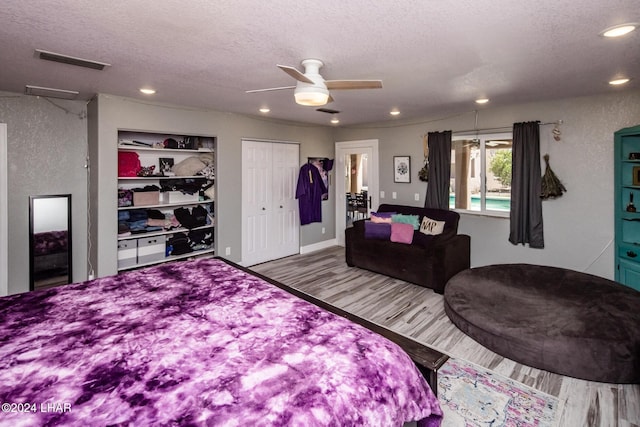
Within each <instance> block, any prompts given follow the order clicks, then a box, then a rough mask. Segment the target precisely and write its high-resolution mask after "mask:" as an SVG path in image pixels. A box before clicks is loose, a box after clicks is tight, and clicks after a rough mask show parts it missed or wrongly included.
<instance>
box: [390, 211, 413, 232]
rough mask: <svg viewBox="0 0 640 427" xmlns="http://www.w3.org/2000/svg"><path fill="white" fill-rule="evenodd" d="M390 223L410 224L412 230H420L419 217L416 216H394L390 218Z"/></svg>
mask: <svg viewBox="0 0 640 427" xmlns="http://www.w3.org/2000/svg"><path fill="white" fill-rule="evenodd" d="M391 221H392V222H398V223H401V224H410V225H411V226H412V227H413V229H414V230H417V229H419V228H420V217H419V216H418V215H404V214H396V215H393V216H391Z"/></svg>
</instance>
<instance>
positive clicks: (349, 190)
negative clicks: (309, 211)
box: [335, 139, 380, 246]
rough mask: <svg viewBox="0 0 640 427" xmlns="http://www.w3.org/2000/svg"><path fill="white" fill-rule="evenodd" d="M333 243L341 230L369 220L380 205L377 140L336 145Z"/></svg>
mask: <svg viewBox="0 0 640 427" xmlns="http://www.w3.org/2000/svg"><path fill="white" fill-rule="evenodd" d="M336 163H337V165H336V168H335V170H336V174H335V176H336V192H335V194H336V203H335V204H336V242H337V243H338V244H339V245H341V246H344V230H345V228H347V227H348V226H350V224H351V223H352V222H353V221H355V220H358V219H364V218H368V217H369V212H370V211H371V210H372V209H376V208H377V206H378V203H379V198H378V197H379V196H378V195H379V193H380V192H379V188H378V187H379V175H378V140H377V139H368V140H361V141H344V142H336Z"/></svg>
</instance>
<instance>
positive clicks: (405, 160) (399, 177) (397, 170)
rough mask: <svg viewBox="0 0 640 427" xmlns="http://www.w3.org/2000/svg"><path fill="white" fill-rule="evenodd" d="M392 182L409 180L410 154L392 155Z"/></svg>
mask: <svg viewBox="0 0 640 427" xmlns="http://www.w3.org/2000/svg"><path fill="white" fill-rule="evenodd" d="M393 182H411V157H410V156H393Z"/></svg>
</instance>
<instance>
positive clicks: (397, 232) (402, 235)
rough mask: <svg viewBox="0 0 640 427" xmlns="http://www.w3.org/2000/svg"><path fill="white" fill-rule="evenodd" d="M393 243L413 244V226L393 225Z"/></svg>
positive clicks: (396, 223)
mask: <svg viewBox="0 0 640 427" xmlns="http://www.w3.org/2000/svg"><path fill="white" fill-rule="evenodd" d="M390 240H391V241H392V242H396V243H406V244H411V242H413V226H412V225H411V224H404V223H401V222H394V223H391V239H390Z"/></svg>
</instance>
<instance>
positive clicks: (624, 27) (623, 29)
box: [600, 22, 638, 37]
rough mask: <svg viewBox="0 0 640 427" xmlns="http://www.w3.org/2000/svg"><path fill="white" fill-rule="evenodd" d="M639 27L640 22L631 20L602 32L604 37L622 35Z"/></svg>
mask: <svg viewBox="0 0 640 427" xmlns="http://www.w3.org/2000/svg"><path fill="white" fill-rule="evenodd" d="M636 28H638V24H637V23H635V22H629V23H627V24H620V25H616V26H614V27H609V28H607V29H606V30H604V31H602V32H601V33H600V35H601V36H603V37H620V36H624V35H625V34H629V33H630V32H631V31H633V30H635V29H636Z"/></svg>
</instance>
